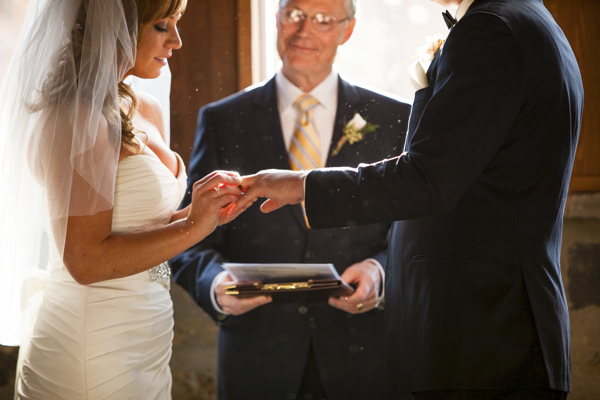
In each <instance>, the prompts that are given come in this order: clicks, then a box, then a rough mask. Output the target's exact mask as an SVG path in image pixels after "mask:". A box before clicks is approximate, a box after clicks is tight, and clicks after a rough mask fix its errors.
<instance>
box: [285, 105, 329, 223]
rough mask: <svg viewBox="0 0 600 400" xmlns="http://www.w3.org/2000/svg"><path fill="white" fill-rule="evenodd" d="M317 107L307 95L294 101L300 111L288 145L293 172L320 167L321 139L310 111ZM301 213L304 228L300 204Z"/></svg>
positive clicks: (306, 220) (305, 218) (304, 211)
mask: <svg viewBox="0 0 600 400" xmlns="http://www.w3.org/2000/svg"><path fill="white" fill-rule="evenodd" d="M318 105H319V101H318V100H317V99H315V98H314V97H312V96H311V95H309V94H303V95H301V96H300V97H298V98H297V99H296V101H295V102H294V107H295V108H296V109H297V110H298V111H300V119H299V121H298V123H297V124H296V129H294V137H293V138H292V144H291V145H290V152H289V157H290V165H291V167H292V169H293V170H294V171H303V170H308V169H313V168H319V167H320V166H321V163H322V161H321V139H320V138H319V135H318V134H317V131H316V129H315V125H314V122H313V119H312V113H311V110H312V109H313V108H315V107H316V106H318ZM302 212H303V213H304V221H305V222H306V226H307V227H308V228H310V225H309V224H308V218H307V217H306V210H305V209H304V202H302Z"/></svg>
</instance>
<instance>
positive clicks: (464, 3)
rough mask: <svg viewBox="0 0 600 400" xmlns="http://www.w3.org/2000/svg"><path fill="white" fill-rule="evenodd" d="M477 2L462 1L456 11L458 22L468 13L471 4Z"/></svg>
mask: <svg viewBox="0 0 600 400" xmlns="http://www.w3.org/2000/svg"><path fill="white" fill-rule="evenodd" d="M474 1H475V0H462V2H461V3H460V5H459V6H458V9H457V10H456V20H457V21H459V20H460V19H461V18H462V17H463V16H464V15H465V13H466V12H467V10H468V9H469V7H470V6H471V4H473V2H474Z"/></svg>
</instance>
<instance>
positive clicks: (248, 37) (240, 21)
mask: <svg viewBox="0 0 600 400" xmlns="http://www.w3.org/2000/svg"><path fill="white" fill-rule="evenodd" d="M251 3H252V0H237V10H238V13H237V29H238V31H237V34H238V36H237V40H238V88H240V89H243V88H245V87H248V86H250V85H252V7H251Z"/></svg>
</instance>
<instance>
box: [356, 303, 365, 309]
mask: <svg viewBox="0 0 600 400" xmlns="http://www.w3.org/2000/svg"><path fill="white" fill-rule="evenodd" d="M363 307H364V305H363V303H358V304H357V305H356V309H357V310H358V311H360V310H362V309H363Z"/></svg>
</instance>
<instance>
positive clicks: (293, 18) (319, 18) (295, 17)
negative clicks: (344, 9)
mask: <svg viewBox="0 0 600 400" xmlns="http://www.w3.org/2000/svg"><path fill="white" fill-rule="evenodd" d="M279 18H281V23H282V24H283V25H297V27H298V28H299V27H300V25H301V24H304V21H306V19H307V18H309V16H308V15H306V14H304V11H302V10H299V9H297V8H294V9H293V10H292V9H285V10H280V11H279ZM349 19H351V18H350V17H346V18H344V19H337V18H336V17H334V16H331V15H327V14H323V13H317V14H315V15H314V16H312V17H310V21H311V22H312V24H313V26H314V27H315V28H316V29H317V30H319V31H321V32H329V31H331V30H332V29H333V28H335V26H336V25H337V24H341V23H342V22H344V21H348V20H349Z"/></svg>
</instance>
